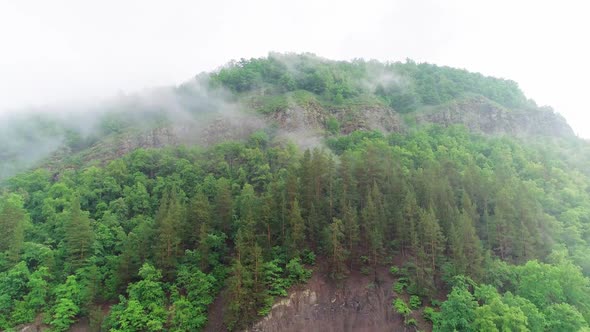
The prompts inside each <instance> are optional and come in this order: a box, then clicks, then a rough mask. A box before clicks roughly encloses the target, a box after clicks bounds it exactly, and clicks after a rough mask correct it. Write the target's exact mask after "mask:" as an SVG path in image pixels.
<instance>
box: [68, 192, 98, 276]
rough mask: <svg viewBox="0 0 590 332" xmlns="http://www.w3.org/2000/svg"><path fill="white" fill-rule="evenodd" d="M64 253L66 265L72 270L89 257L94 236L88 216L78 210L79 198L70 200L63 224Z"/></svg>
mask: <svg viewBox="0 0 590 332" xmlns="http://www.w3.org/2000/svg"><path fill="white" fill-rule="evenodd" d="M64 226H65V227H64V228H65V238H64V244H65V251H66V255H67V263H68V264H69V265H70V267H71V269H72V270H75V269H77V268H79V267H81V266H83V265H84V264H85V261H86V259H87V258H88V257H90V255H91V254H92V253H91V248H92V242H93V237H94V234H93V232H92V227H91V226H90V219H89V218H88V215H87V214H85V213H83V212H82V211H81V210H80V198H79V197H78V196H74V197H73V198H72V202H71V206H70V211H69V215H68V218H67V219H66V222H65V225H64Z"/></svg>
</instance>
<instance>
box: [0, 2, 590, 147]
mask: <svg viewBox="0 0 590 332" xmlns="http://www.w3.org/2000/svg"><path fill="white" fill-rule="evenodd" d="M589 9H590V5H589V4H587V2H586V1H583V0H580V1H568V0H562V1H522V0H521V1H506V0H494V1H474V0H462V1H460V0H457V1H434V0H431V1H416V0H383V1H372V0H364V1H343V0H338V1H336V0H330V1H320V0H295V1H276V0H275V1H272V0H265V1H243V0H242V1H239V0H235V1H234V0H217V1H208V2H205V1H174V0H168V1H149V0H142V1H125V0H119V1H114V0H101V1H86V0H72V1H67V0H53V1H43V0H38V1H30V0H19V1H10V0H0V112H6V111H10V110H13V109H15V108H21V107H25V106H32V105H43V104H47V103H50V104H51V103H56V102H64V101H72V100H87V99H89V98H104V97H108V96H110V95H114V94H116V93H118V92H121V91H123V92H133V91H137V90H141V89H143V88H147V87H153V86H160V85H169V84H178V83H181V82H182V81H185V80H187V79H189V78H190V77H192V76H193V75H195V74H197V73H199V72H202V71H210V70H213V69H215V68H216V67H218V66H220V65H223V64H224V63H226V62H227V61H229V60H231V59H239V58H242V57H244V58H248V57H256V56H264V55H266V54H267V53H268V52H269V51H278V52H289V51H293V52H313V53H316V54H318V55H320V56H324V57H327V58H333V59H352V58H366V59H378V60H404V59H405V58H412V59H414V60H416V61H427V62H431V63H436V64H440V65H449V66H454V67H461V68H466V69H468V70H471V71H478V72H482V73H483V74H486V75H493V76H499V77H504V78H510V79H513V80H515V81H517V82H519V84H520V86H521V87H522V89H523V90H524V91H525V93H526V94H527V96H529V97H530V98H533V99H535V100H536V101H537V102H538V103H539V104H548V105H551V106H553V107H554V108H555V109H556V110H557V111H558V112H560V113H561V114H563V115H564V116H565V117H566V118H567V120H568V122H569V123H570V125H571V126H572V127H573V128H574V130H575V131H576V132H577V133H578V134H579V135H581V136H583V137H587V138H589V137H590V115H589V113H590V110H588V108H589V107H588V100H587V99H588V94H589V93H588V91H587V89H588V84H587V83H586V82H587V81H588V78H590V49H589V43H588V41H589V37H588V34H589V33H590V19H588V17H587V16H588V13H589V12H590V11H589Z"/></svg>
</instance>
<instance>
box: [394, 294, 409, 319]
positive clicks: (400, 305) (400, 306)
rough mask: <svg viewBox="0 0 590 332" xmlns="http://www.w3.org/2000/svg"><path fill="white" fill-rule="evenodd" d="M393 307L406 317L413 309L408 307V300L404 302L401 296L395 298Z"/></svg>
mask: <svg viewBox="0 0 590 332" xmlns="http://www.w3.org/2000/svg"><path fill="white" fill-rule="evenodd" d="M393 309H394V310H395V312H397V313H398V314H400V315H402V316H404V317H407V316H408V315H409V314H411V313H412V310H411V309H410V308H409V307H408V305H407V304H406V302H404V300H402V299H400V298H397V299H395V300H393Z"/></svg>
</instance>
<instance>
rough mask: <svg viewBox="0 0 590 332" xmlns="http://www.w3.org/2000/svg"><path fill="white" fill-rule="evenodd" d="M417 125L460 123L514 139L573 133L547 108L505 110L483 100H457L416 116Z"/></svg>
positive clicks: (481, 98) (561, 135)
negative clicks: (513, 137)
mask: <svg viewBox="0 0 590 332" xmlns="http://www.w3.org/2000/svg"><path fill="white" fill-rule="evenodd" d="M416 122H417V124H427V123H435V124H440V125H442V126H450V125H454V124H462V125H464V126H466V127H467V128H469V129H470V130H471V131H473V132H478V133H483V134H490V135H496V134H507V135H511V136H515V137H526V136H537V135H541V136H556V137H572V136H574V132H573V130H572V129H571V127H570V126H569V125H568V124H567V122H566V121H565V119H563V118H562V117H561V116H560V115H559V114H557V113H555V112H553V110H551V109H549V108H530V109H516V110H509V109H506V108H504V107H502V106H500V105H498V104H496V103H494V102H492V101H490V100H489V99H487V98H485V97H479V96H478V97H472V98H466V99H461V100H457V101H454V102H451V103H449V104H446V105H442V106H438V107H433V108H432V109H429V110H427V111H424V112H423V113H421V114H417V115H416Z"/></svg>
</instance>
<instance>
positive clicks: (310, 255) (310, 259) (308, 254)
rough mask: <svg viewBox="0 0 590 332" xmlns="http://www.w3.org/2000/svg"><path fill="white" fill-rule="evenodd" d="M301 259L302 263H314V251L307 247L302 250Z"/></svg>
mask: <svg viewBox="0 0 590 332" xmlns="http://www.w3.org/2000/svg"><path fill="white" fill-rule="evenodd" d="M301 259H302V260H303V264H307V265H315V253H314V252H313V251H311V250H309V249H305V250H303V254H302V255H301Z"/></svg>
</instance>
